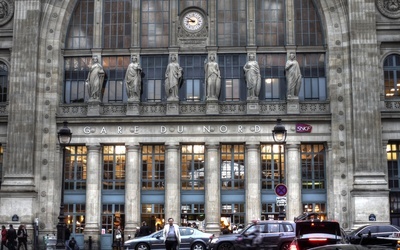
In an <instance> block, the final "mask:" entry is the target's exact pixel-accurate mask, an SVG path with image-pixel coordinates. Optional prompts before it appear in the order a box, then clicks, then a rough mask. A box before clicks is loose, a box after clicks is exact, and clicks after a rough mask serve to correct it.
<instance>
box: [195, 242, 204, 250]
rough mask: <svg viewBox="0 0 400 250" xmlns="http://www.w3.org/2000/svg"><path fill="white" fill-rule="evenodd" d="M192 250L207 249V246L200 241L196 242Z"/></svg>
mask: <svg viewBox="0 0 400 250" xmlns="http://www.w3.org/2000/svg"><path fill="white" fill-rule="evenodd" d="M192 250H206V246H205V245H204V244H202V243H200V242H196V243H194V244H193V246H192Z"/></svg>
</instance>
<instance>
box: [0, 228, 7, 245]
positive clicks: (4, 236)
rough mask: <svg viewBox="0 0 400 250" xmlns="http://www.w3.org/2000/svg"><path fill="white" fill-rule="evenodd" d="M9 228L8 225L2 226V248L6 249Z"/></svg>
mask: <svg viewBox="0 0 400 250" xmlns="http://www.w3.org/2000/svg"><path fill="white" fill-rule="evenodd" d="M6 244H7V229H6V226H4V225H3V226H1V250H3V249H4V246H6V247H7V245H6Z"/></svg>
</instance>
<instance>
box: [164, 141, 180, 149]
mask: <svg viewBox="0 0 400 250" xmlns="http://www.w3.org/2000/svg"><path fill="white" fill-rule="evenodd" d="M165 147H166V149H168V150H170V149H179V142H166V143H165Z"/></svg>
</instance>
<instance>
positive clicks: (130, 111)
mask: <svg viewBox="0 0 400 250" xmlns="http://www.w3.org/2000/svg"><path fill="white" fill-rule="evenodd" d="M139 114H140V106H139V102H135V101H132V102H128V104H127V105H126V115H131V116H135V115H139Z"/></svg>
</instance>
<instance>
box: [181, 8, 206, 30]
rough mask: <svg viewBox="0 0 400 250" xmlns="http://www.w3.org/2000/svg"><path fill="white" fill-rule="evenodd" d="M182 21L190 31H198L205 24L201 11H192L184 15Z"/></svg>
mask: <svg viewBox="0 0 400 250" xmlns="http://www.w3.org/2000/svg"><path fill="white" fill-rule="evenodd" d="M182 22H183V27H185V28H186V29H187V30H188V31H198V30H200V29H201V28H202V27H203V25H204V18H203V15H201V14H200V13H199V12H196V11H190V12H188V13H186V14H185V15H184V16H183V19H182Z"/></svg>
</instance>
